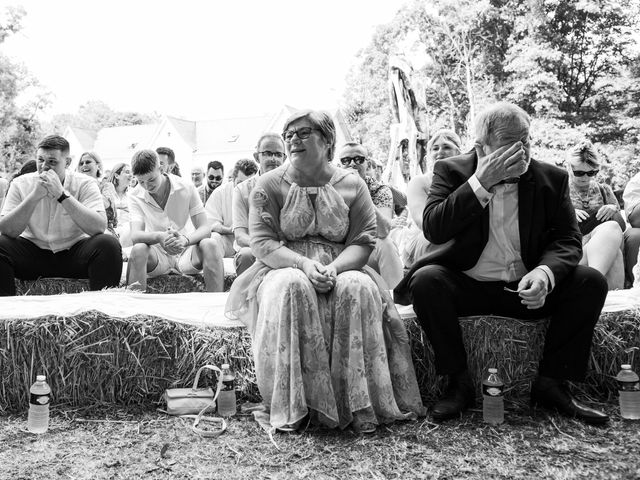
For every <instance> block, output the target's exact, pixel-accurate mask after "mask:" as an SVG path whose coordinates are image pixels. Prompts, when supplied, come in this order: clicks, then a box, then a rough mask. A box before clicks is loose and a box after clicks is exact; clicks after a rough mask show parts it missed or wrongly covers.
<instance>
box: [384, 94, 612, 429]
mask: <svg viewBox="0 0 640 480" xmlns="http://www.w3.org/2000/svg"><path fill="white" fill-rule="evenodd" d="M529 124H530V120H529V115H527V113H526V112H525V111H524V110H522V109H521V108H519V107H518V106H516V105H513V104H509V103H497V104H494V105H492V106H490V107H488V108H487V109H486V110H484V111H483V112H481V113H480V115H478V117H477V120H476V131H475V133H476V145H475V151H471V152H469V153H467V154H465V155H461V156H458V157H454V158H446V159H443V160H440V161H438V162H436V163H435V165H434V169H433V182H432V184H431V189H430V190H429V197H428V199H427V204H426V206H425V209H424V215H423V224H422V228H423V231H424V234H425V236H426V237H427V239H428V240H429V241H430V242H432V243H433V244H435V245H436V246H437V248H434V249H433V250H432V251H431V250H430V251H429V252H428V253H427V254H426V255H425V256H424V257H422V258H421V259H419V260H418V261H417V262H416V263H415V264H414V265H413V267H412V268H411V269H410V271H409V272H408V273H407V275H406V276H405V278H404V279H403V280H402V282H401V283H400V284H399V285H398V286H397V287H396V289H395V292H394V293H395V300H396V301H397V302H398V303H401V304H407V303H408V302H409V301H412V302H413V308H414V311H415V312H416V315H417V317H418V322H419V323H420V325H421V326H422V328H423V329H424V331H425V333H426V335H427V337H428V339H429V342H430V343H431V346H432V347H433V351H434V357H435V365H436V372H437V373H438V374H440V375H447V376H448V380H449V383H448V386H447V388H446V390H445V392H444V394H443V395H442V397H441V398H440V399H439V400H438V401H437V402H436V404H435V405H434V406H433V410H432V414H433V417H434V419H436V420H446V419H451V418H456V417H459V416H460V414H461V413H462V412H463V411H464V410H466V409H467V408H469V407H470V406H472V405H473V404H474V402H475V397H476V388H475V386H474V381H473V379H472V378H471V374H470V373H469V370H468V367H467V353H466V351H465V346H464V343H463V341H462V331H461V329H460V323H459V320H458V318H459V317H461V316H465V315H483V314H492V315H500V316H506V317H510V318H521V319H524V320H538V319H546V318H548V319H549V324H548V328H547V333H546V338H545V344H544V351H543V354H542V359H541V361H540V364H539V367H538V377H537V379H536V380H535V381H534V382H533V384H532V386H531V404H532V406H540V407H543V408H548V409H552V410H557V411H559V412H560V413H561V414H563V415H566V416H569V417H574V418H578V419H580V420H583V421H585V422H587V423H592V424H603V423H605V422H607V421H608V419H609V417H608V416H607V415H606V414H605V413H603V412H600V411H598V410H595V409H592V408H589V407H588V406H586V405H584V404H582V403H581V402H579V401H578V400H577V399H576V398H575V397H573V395H572V394H571V392H570V391H569V389H568V386H567V385H565V383H564V381H565V380H570V381H582V380H583V379H584V376H585V373H586V369H587V363H588V360H589V351H590V349H591V341H592V337H593V329H594V327H595V325H596V323H597V322H598V319H599V317H600V312H601V310H602V307H603V305H604V301H605V298H606V296H607V282H606V280H605V278H604V276H603V275H602V274H601V273H600V272H598V271H597V270H595V269H593V268H590V267H587V266H583V265H579V262H580V258H581V257H582V241H581V238H582V235H581V234H580V230H579V229H578V222H577V220H576V215H575V212H574V209H573V205H572V204H571V197H570V193H569V176H568V175H567V172H565V171H564V170H562V169H560V168H558V167H556V166H555V165H550V164H547V163H543V162H538V161H536V160H533V159H531V157H530V136H529Z"/></svg>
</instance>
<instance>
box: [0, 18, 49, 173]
mask: <svg viewBox="0 0 640 480" xmlns="http://www.w3.org/2000/svg"><path fill="white" fill-rule="evenodd" d="M24 15H25V11H24V9H22V8H21V7H6V8H5V9H4V11H3V12H0V44H1V43H2V42H3V41H4V40H5V39H6V38H7V37H8V36H9V35H11V34H14V33H16V32H18V31H19V30H20V28H21V21H22V18H23V17H24ZM32 87H36V88H35V90H38V88H37V87H38V82H37V81H36V80H35V79H34V78H33V77H32V76H31V75H30V74H29V72H28V71H27V70H26V69H25V68H24V67H23V66H22V65H20V64H17V63H15V62H13V61H12V60H11V59H9V58H7V57H6V56H4V55H1V54H0V145H1V146H2V157H1V161H2V163H3V164H4V165H5V168H8V169H9V170H13V169H14V167H15V165H16V163H17V162H19V161H22V160H24V159H26V158H29V157H32V156H33V154H34V151H35V145H36V142H37V140H38V137H39V136H40V122H39V121H38V118H37V114H38V113H39V112H40V111H41V110H42V109H43V108H44V107H45V106H46V105H47V104H48V97H47V94H46V93H44V92H42V91H40V92H38V93H37V94H35V95H31V98H30V99H29V100H28V101H27V102H26V103H24V104H23V105H18V104H17V103H16V99H17V97H18V95H20V94H21V93H25V92H27V89H30V88H32Z"/></svg>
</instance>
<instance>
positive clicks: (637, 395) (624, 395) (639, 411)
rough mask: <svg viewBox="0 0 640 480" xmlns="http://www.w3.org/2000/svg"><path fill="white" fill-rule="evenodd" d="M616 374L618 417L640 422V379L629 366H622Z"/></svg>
mask: <svg viewBox="0 0 640 480" xmlns="http://www.w3.org/2000/svg"><path fill="white" fill-rule="evenodd" d="M621 368H622V370H620V373H618V376H617V377H616V380H617V381H618V393H619V394H620V415H621V416H622V418H626V419H627V420H640V379H639V378H638V375H637V374H636V372H634V371H633V370H631V365H626V364H625V365H622V366H621Z"/></svg>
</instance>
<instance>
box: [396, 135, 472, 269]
mask: <svg viewBox="0 0 640 480" xmlns="http://www.w3.org/2000/svg"><path fill="white" fill-rule="evenodd" d="M460 152H461V142H460V137H459V136H458V135H457V134H456V132H454V131H453V130H447V129H442V130H438V131H437V132H436V133H435V134H434V135H433V137H431V140H429V143H428V144H427V155H426V156H427V170H426V172H425V173H424V174H422V175H418V176H416V177H413V178H412V179H411V181H410V182H409V185H408V186H407V208H408V209H409V217H410V218H411V225H410V227H409V234H408V235H407V239H406V241H405V244H404V249H403V251H402V261H403V262H404V265H405V267H407V268H409V267H411V265H413V263H414V262H415V261H416V260H417V259H419V258H420V257H422V256H423V255H424V254H425V253H426V249H427V246H428V245H429V241H428V240H427V239H426V238H425V237H424V234H423V232H422V212H423V211H424V206H425V205H426V203H427V196H428V194H429V188H430V187H431V181H432V180H433V165H434V164H435V163H436V162H437V161H438V160H442V159H443V158H449V157H454V156H456V155H460Z"/></svg>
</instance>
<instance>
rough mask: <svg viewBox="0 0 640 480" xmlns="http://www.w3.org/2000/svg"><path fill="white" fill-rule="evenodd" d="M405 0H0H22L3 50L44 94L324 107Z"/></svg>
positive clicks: (196, 114)
mask: <svg viewBox="0 0 640 480" xmlns="http://www.w3.org/2000/svg"><path fill="white" fill-rule="evenodd" d="M405 2H406V0H322V1H315V2H307V1H304V0H303V1H296V0H271V1H259V0H246V1H242V0H237V1H224V2H223V1H219V0H209V1H204V0H202V1H197V0H180V1H178V0H175V1H165V0H155V1H147V0H128V1H124V0H108V1H104V0H91V1H87V0H84V1H76V0H55V1H50V0H40V1H38V0H23V1H21V2H19V1H12V0H0V6H2V5H7V4H11V5H22V6H23V7H24V9H25V10H26V12H27V14H26V16H25V18H24V19H23V29H22V30H21V31H20V32H19V33H18V34H16V35H14V36H12V37H9V38H8V39H7V40H6V41H5V43H4V44H3V51H4V53H5V54H6V55H8V56H10V57H12V58H13V59H14V60H18V61H20V62H22V63H23V64H24V65H25V66H26V67H27V69H28V70H29V71H30V72H31V73H32V74H33V75H34V76H35V77H36V78H37V79H38V80H39V81H40V83H41V84H42V85H43V86H44V87H45V88H47V89H48V90H49V91H50V92H51V93H52V94H53V104H52V106H51V108H50V109H49V110H48V111H47V112H46V115H53V114H55V113H63V112H69V113H73V112H75V111H76V110H77V108H78V106H79V105H82V104H84V103H85V102H86V101H88V100H102V101H104V102H106V103H107V104H108V105H109V106H111V107H112V108H113V109H114V110H122V111H137V112H154V111H155V112H158V113H160V114H168V115H174V116H179V117H183V118H189V119H206V118H224V117H240V116H243V115H251V114H256V113H265V112H272V111H276V110H278V109H279V108H280V107H281V106H282V105H284V104H287V105H291V106H293V107H297V108H334V107H336V106H337V105H338V103H339V102H340V100H341V98H342V93H343V91H344V85H345V77H346V75H347V73H348V71H349V68H350V67H351V66H352V65H353V64H354V63H355V56H356V54H357V52H358V50H360V49H361V48H363V47H366V46H367V45H368V43H369V41H370V40H371V38H372V36H373V33H374V31H375V28H376V26H378V25H380V24H384V23H387V22H389V21H391V20H392V19H393V17H394V15H395V13H396V12H397V10H398V9H399V8H400V7H401V6H402V5H403V4H404V3H405Z"/></svg>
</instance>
